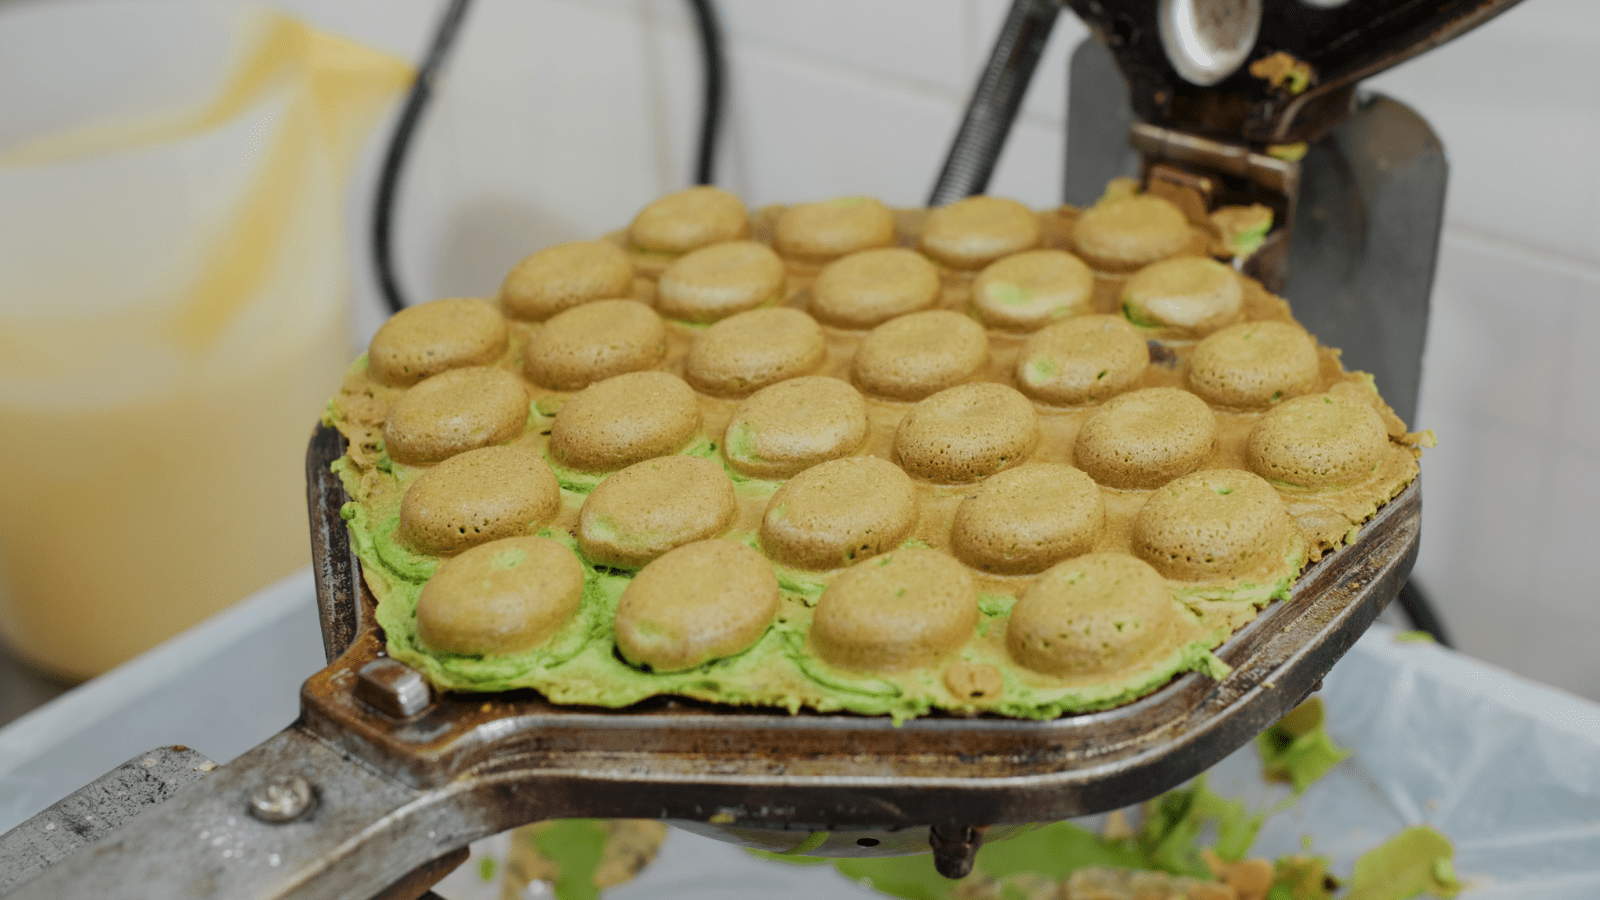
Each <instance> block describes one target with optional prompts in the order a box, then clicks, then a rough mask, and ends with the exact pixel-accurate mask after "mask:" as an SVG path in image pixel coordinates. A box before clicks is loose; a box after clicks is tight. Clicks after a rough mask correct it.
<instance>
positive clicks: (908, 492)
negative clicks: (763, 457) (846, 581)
mask: <svg viewBox="0 0 1600 900" xmlns="http://www.w3.org/2000/svg"><path fill="white" fill-rule="evenodd" d="M917 505H918V504H917V489H916V485H915V484H913V483H912V481H911V479H910V478H909V477H907V476H906V473H905V472H903V471H901V470H900V467H899V466H896V465H895V464H894V463H891V462H889V461H888V460H884V459H879V458H878V457H876V456H849V457H845V458H844V459H836V460H832V461H830V462H825V463H821V464H819V465H815V466H812V467H811V468H809V469H806V470H805V471H804V472H801V473H800V474H798V475H796V476H794V477H793V478H791V479H789V480H788V481H787V482H785V483H784V485H783V487H781V488H779V489H778V491H777V493H775V494H773V495H772V499H771V501H769V502H768V503H767V510H766V513H765V514H764V515H763V516H762V518H761V545H762V547H764V548H765V549H766V551H767V554H768V555H769V556H771V557H772V558H773V559H776V560H778V561H779V562H783V563H787V564H789V565H791V566H798V567H800V568H803V569H837V568H839V567H841V566H847V565H850V564H851V563H852V562H854V561H855V560H858V559H863V558H865V557H868V556H873V555H875V554H878V553H882V552H883V551H885V550H888V549H891V548H893V547H897V546H899V545H900V542H901V541H903V540H905V538H906V535H908V534H910V533H911V527H912V526H913V525H915V524H916V523H917Z"/></svg>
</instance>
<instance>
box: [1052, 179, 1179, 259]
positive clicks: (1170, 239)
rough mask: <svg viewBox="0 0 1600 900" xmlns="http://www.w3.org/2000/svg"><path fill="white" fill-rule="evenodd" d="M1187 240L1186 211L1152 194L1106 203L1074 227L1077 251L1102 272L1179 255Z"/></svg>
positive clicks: (1087, 212)
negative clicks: (1175, 254) (1183, 211)
mask: <svg viewBox="0 0 1600 900" xmlns="http://www.w3.org/2000/svg"><path fill="white" fill-rule="evenodd" d="M1189 240H1190V232H1189V220H1188V219H1185V218H1184V217H1183V213H1182V212H1181V211H1179V209H1178V208H1177V207H1176V206H1174V205H1172V204H1171V203H1170V202H1168V201H1166V200H1163V199H1161V198H1160V197H1152V196H1150V195H1149V194H1135V195H1133V196H1129V197H1121V198H1118V199H1113V200H1103V201H1101V202H1099V203H1096V204H1095V205H1094V206H1091V207H1089V208H1088V209H1086V210H1084V211H1083V212H1082V213H1081V214H1080V215H1079V216H1078V219H1077V221H1076V222H1074V223H1073V224H1072V243H1073V249H1075V250H1076V251H1077V253H1078V255H1079V256H1081V257H1083V260H1084V261H1085V262H1087V263H1088V264H1089V265H1091V266H1094V267H1095V268H1096V269H1098V270H1100V271H1102V272H1132V271H1133V270H1135V269H1138V268H1140V267H1142V266H1147V265H1149V264H1150V263H1153V262H1155V261H1156V260H1160V259H1166V258H1167V257H1169V256H1171V255H1173V254H1174V253H1178V252H1179V251H1181V250H1183V249H1184V248H1185V247H1187V246H1188V245H1189Z"/></svg>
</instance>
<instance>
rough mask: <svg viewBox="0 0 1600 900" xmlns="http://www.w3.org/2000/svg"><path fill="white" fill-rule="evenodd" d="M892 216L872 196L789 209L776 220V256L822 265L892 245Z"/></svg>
mask: <svg viewBox="0 0 1600 900" xmlns="http://www.w3.org/2000/svg"><path fill="white" fill-rule="evenodd" d="M894 239H895V235H894V213H892V212H890V211H889V207H887V206H884V205H883V203H882V202H880V201H878V200H875V199H873V198H872V197H839V198H838V199H835V200H824V201H822V202H820V203H801V204H798V205H796V206H791V207H789V208H788V209H786V210H784V211H783V214H782V215H781V216H779V217H778V224H777V228H776V229H775V231H774V233H773V238H772V244H773V246H774V247H775V248H777V250H778V252H779V253H782V254H783V255H784V256H787V257H791V258H793V259H798V260H802V261H806V262H824V261H826V260H830V259H836V258H838V257H840V256H844V255H846V254H849V253H855V252H856V251H858V250H867V249H870V248H872V247H887V246H890V245H891V244H893V243H894Z"/></svg>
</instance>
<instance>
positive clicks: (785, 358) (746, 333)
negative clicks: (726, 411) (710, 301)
mask: <svg viewBox="0 0 1600 900" xmlns="http://www.w3.org/2000/svg"><path fill="white" fill-rule="evenodd" d="M827 355H828V344H827V341H825V340H824V339H823V337H822V329H821V328H819V327H817V323H816V321H815V320H813V319H812V318H811V317H810V316H808V315H806V314H805V313H803V312H801V311H800V310H798V309H792V308H790V307H786V306H777V307H772V308H769V309H752V310H750V311H749V312H742V313H739V314H737V315H733V316H729V317H728V318H726V319H723V320H722V321H721V322H718V323H717V324H715V325H713V326H711V327H710V328H708V329H706V331H705V333H704V334H702V335H700V337H699V338H697V339H696V340H695V342H694V346H693V347H690V348H689V355H688V357H687V358H686V359H685V360H684V367H683V368H684V372H683V374H684V378H685V379H687V380H688V382H689V383H690V384H692V385H694V386H695V387H696V388H698V389H699V390H702V391H705V392H706V393H708V394H715V395H717V396H721V397H742V396H745V395H746V394H749V393H752V392H754V391H757V390H760V389H761V388H764V387H766V386H767V385H769V384H776V383H777V382H780V381H784V380H786V379H789V378H794V377H796V376H799V375H806V374H808V373H810V372H814V371H816V369H817V367H819V366H821V365H822V361H823V360H824V359H826V358H827Z"/></svg>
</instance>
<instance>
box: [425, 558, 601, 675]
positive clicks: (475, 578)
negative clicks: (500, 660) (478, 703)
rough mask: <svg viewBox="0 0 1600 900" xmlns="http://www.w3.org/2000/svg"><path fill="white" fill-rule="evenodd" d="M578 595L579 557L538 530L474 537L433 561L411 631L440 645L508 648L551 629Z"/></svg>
mask: <svg viewBox="0 0 1600 900" xmlns="http://www.w3.org/2000/svg"><path fill="white" fill-rule="evenodd" d="M582 598H583V564H582V563H580V562H578V558H577V557H576V556H574V555H573V553H572V551H571V550H568V549H567V548H566V547H565V546H563V545H561V544H559V543H557V542H555V541H553V540H550V539H549V538H541V537H512V538H503V539H501V540H498V541H491V542H489V543H487V544H480V545H479V546H477V547H473V548H472V549H471V550H468V551H466V552H465V553H463V554H461V555H460V556H457V557H454V558H452V559H447V560H445V561H444V562H443V563H440V564H439V568H438V570H437V571H435V572H434V573H433V577H432V578H430V579H428V583H427V584H424V585H423V586H422V593H421V595H420V596H418V598H417V634H418V636H419V637H420V638H421V639H422V643H423V645H424V646H426V647H428V648H430V649H432V650H437V651H439V652H442V653H472V654H477V653H515V652H518V651H521V650H531V649H533V648H534V647H537V646H539V645H541V644H543V643H544V642H545V641H547V640H549V639H550V636H551V635H553V634H555V633H556V631H557V630H558V629H560V628H561V626H562V625H564V624H566V622H567V620H568V619H570V618H571V617H572V614H573V613H575V612H577V611H578V604H579V602H580V601H581V600H582Z"/></svg>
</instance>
